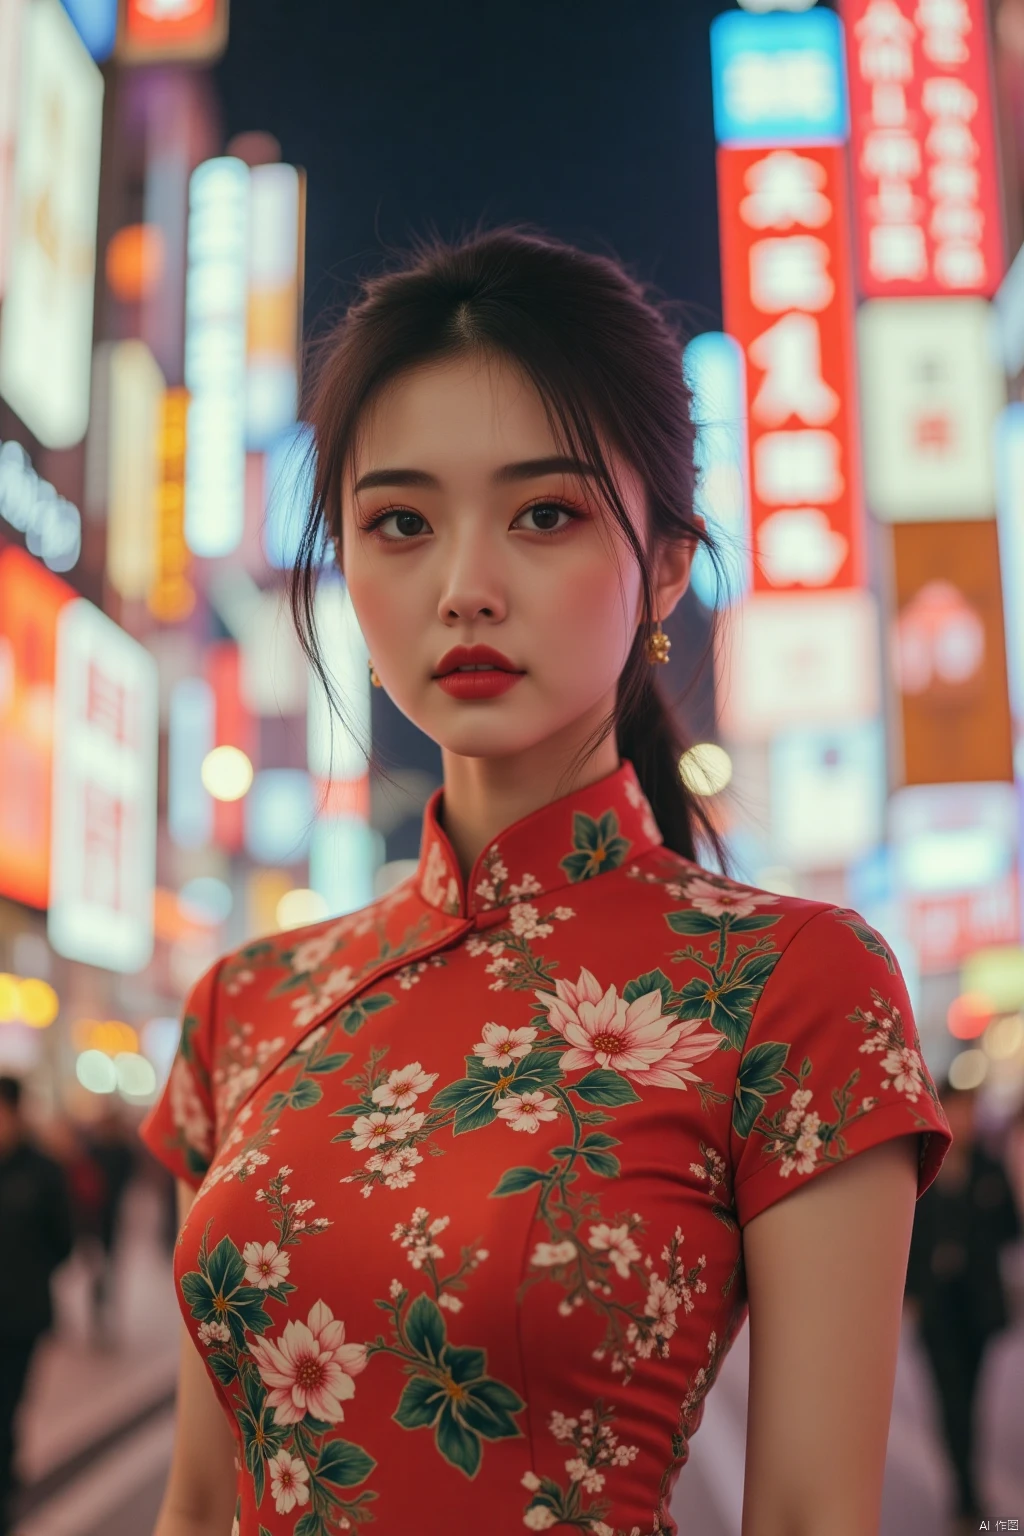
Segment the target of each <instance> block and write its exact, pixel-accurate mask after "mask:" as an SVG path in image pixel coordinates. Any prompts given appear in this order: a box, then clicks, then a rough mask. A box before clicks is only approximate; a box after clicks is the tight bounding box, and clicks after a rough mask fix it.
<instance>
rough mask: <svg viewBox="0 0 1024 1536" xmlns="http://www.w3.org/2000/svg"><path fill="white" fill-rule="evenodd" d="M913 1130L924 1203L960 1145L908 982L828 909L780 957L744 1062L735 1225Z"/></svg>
mask: <svg viewBox="0 0 1024 1536" xmlns="http://www.w3.org/2000/svg"><path fill="white" fill-rule="evenodd" d="M915 1131H917V1132H919V1133H920V1134H919V1137H918V1174H917V1193H918V1198H920V1196H921V1195H923V1194H924V1191H925V1190H926V1189H927V1188H928V1186H929V1185H930V1184H931V1182H932V1180H933V1179H934V1178H935V1175H936V1174H937V1173H938V1171H939V1168H940V1166H941V1164H942V1160H943V1158H944V1157H945V1155H946V1152H947V1150H948V1148H949V1145H950V1143H951V1141H952V1139H953V1138H952V1133H951V1131H950V1128H949V1123H948V1121H947V1120H946V1116H945V1114H944V1113H943V1110H942V1106H941V1105H940V1103H939V1100H938V1096H937V1094H936V1090H935V1084H934V1082H933V1080H932V1077H931V1074H930V1073H929V1071H928V1068H927V1066H926V1065H925V1063H924V1060H923V1058H922V1056H921V1042H920V1039H919V1037H918V1032H917V1025H916V1023H915V1022H914V1016H913V1012H912V1009H911V1006H910V999H909V997H908V996H907V989H906V985H905V983H904V980H903V976H902V974H901V972H900V968H899V965H898V964H897V961H896V958H895V956H894V955H893V953H892V951H891V950H890V948H889V946H888V945H887V944H886V942H885V940H884V939H883V938H881V937H880V935H879V934H878V933H876V932H875V930H874V929H873V928H870V927H868V925H867V923H865V922H864V920H863V918H861V917H859V916H858V915H857V913H855V912H851V911H846V910H843V909H841V908H836V907H828V908H823V909H822V910H820V911H819V912H817V913H816V914H815V915H814V916H812V917H811V918H809V919H808V920H807V921H806V922H805V923H804V925H803V927H802V928H800V929H799V931H798V932H797V933H796V934H795V935H794V937H793V938H792V939H791V940H790V943H789V945H788V947H787V948H786V949H785V950H784V951H783V953H782V955H781V957H780V959H779V961H778V963H777V964H776V966H775V968H774V970H773V972H772V974H771V976H770V977H769V979H768V982H767V984H766V986H765V988H764V992H763V994H762V996H761V999H760V1002H759V1004H758V1007H757V1009H756V1010H755V1013H754V1017H753V1020H752V1023H751V1026H750V1031H749V1033H748V1036H747V1039H746V1041H745V1043H744V1047H743V1052H742V1055H741V1058H740V1064H739V1069H738V1074H737V1082H736V1089H735V1095H734V1101H733V1115H732V1132H731V1150H732V1159H733V1181H734V1191H735V1201H736V1213H737V1217H738V1220H739V1223H740V1226H741V1227H743V1226H745V1225H746V1223H747V1222H748V1221H750V1220H751V1219H752V1218H753V1217H754V1216H757V1215H759V1214H760V1212H761V1211H763V1210H766V1209H767V1208H768V1206H770V1205H773V1204H774V1203H775V1201H776V1200H781V1199H782V1198H783V1197H784V1196H785V1195H787V1194H789V1193H790V1192H791V1191H792V1190H793V1189H796V1188H799V1187H800V1185H802V1184H806V1183H808V1182H809V1181H810V1180H811V1179H813V1178H816V1177H817V1176H818V1175H819V1174H821V1173H823V1172H825V1171H826V1170H827V1169H828V1168H833V1167H835V1166H836V1165H837V1164H838V1163H841V1162H844V1161H845V1160H846V1159H847V1158H850V1157H855V1156H856V1154H857V1153H858V1152H864V1151H866V1150H867V1149H868V1148H869V1147H873V1146H877V1145H878V1144H879V1143H880V1142H883V1141H889V1140H892V1139H893V1138H894V1137H897V1136H905V1135H908V1134H912V1133H913V1132H915Z"/></svg>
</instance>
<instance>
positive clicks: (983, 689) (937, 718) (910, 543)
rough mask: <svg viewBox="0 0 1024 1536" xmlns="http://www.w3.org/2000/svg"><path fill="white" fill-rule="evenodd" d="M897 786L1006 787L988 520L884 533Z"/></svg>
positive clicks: (1007, 744) (1000, 657) (998, 623)
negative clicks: (887, 536)
mask: <svg viewBox="0 0 1024 1536" xmlns="http://www.w3.org/2000/svg"><path fill="white" fill-rule="evenodd" d="M892 536H893V571H894V581H895V594H894V596H895V605H894V606H895V619H894V621H893V628H892V636H891V643H892V658H891V659H892V666H893V674H894V678H895V682H896V687H897V690H898V694H899V699H900V714H901V719H902V738H903V782H904V783H905V784H961V783H972V782H982V781H992V780H999V779H1004V780H1012V778H1013V741H1012V730H1011V724H1010V707H1009V697H1008V692H1007V678H1006V650H1005V642H1004V637H1003V604H1002V593H1001V588H1000V574H999V545H998V536H997V531H996V522H995V519H993V518H989V519H988V520H986V521H984V522H965V523H954V522H942V523H901V524H898V525H897V526H896V527H894V528H893V530H892Z"/></svg>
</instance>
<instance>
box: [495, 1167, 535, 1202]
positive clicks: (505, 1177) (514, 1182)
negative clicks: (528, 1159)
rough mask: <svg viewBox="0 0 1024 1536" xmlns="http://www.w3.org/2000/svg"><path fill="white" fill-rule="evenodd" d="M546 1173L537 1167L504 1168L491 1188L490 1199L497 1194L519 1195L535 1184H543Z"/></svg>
mask: <svg viewBox="0 0 1024 1536" xmlns="http://www.w3.org/2000/svg"><path fill="white" fill-rule="evenodd" d="M546 1177H547V1175H546V1174H545V1173H542V1172H541V1170H540V1169H539V1168H506V1170H505V1172H504V1173H503V1174H502V1176H501V1178H500V1179H499V1180H498V1182H497V1184H496V1185H495V1186H494V1188H493V1189H492V1190H491V1197H492V1199H493V1198H494V1197H495V1196H498V1195H521V1194H522V1193H523V1192H524V1191H525V1190H527V1189H532V1188H533V1187H534V1185H536V1184H543V1183H544V1180H545V1179H546Z"/></svg>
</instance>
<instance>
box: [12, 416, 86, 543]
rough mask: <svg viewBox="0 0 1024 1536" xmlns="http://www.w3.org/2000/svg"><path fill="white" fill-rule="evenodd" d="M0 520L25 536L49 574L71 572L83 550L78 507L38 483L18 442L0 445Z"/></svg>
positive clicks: (47, 485) (41, 482) (41, 481)
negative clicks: (48, 569) (48, 570)
mask: <svg viewBox="0 0 1024 1536" xmlns="http://www.w3.org/2000/svg"><path fill="white" fill-rule="evenodd" d="M0 519H2V520H3V521H4V522H5V523H7V524H8V526H9V527H11V528H15V529H17V531H18V532H19V533H23V534H24V535H25V544H26V546H27V548H28V550H29V553H30V554H33V555H38V556H39V557H40V559H41V560H42V562H43V564H44V565H46V566H49V568H50V570H51V571H70V570H71V568H72V567H73V566H74V565H75V564H76V562H77V560H78V556H79V555H80V553H81V550H82V519H81V516H80V515H79V511H78V508H77V507H76V506H75V505H74V504H73V503H72V502H70V501H66V500H65V498H64V497H63V496H58V495H57V492H56V491H55V490H54V488H53V486H52V485H51V484H50V482H49V481H48V480H40V478H39V476H38V475H37V474H36V472H35V470H34V469H33V468H32V461H31V460H30V459H29V456H28V454H27V453H26V452H25V450H24V448H23V447H22V446H21V444H20V443H10V442H8V443H0Z"/></svg>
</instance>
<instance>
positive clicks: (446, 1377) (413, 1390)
mask: <svg viewBox="0 0 1024 1536" xmlns="http://www.w3.org/2000/svg"><path fill="white" fill-rule="evenodd" d="M440 1363H441V1374H440V1375H439V1376H434V1375H431V1376H422V1375H421V1376H414V1377H412V1379H411V1380H410V1381H407V1382H406V1384H405V1386H404V1387H403V1389H402V1395H401V1397H400V1398H399V1400H398V1407H397V1408H396V1409H395V1412H394V1414H393V1415H392V1417H393V1418H394V1420H395V1422H396V1423H397V1424H400V1425H401V1426H402V1428H403V1429H429V1428H431V1427H433V1428H434V1432H435V1436H434V1437H435V1443H436V1445H437V1448H438V1450H439V1451H440V1453H441V1455H442V1456H443V1457H444V1458H445V1460H446V1461H449V1462H451V1464H452V1466H455V1467H458V1468H459V1470H460V1471H462V1472H464V1473H465V1474H466V1476H467V1477H475V1476H476V1474H477V1472H478V1470H479V1468H480V1456H481V1446H480V1440H481V1438H483V1439H485V1440H506V1439H514V1438H517V1437H518V1435H519V1433H520V1431H519V1428H518V1426H517V1424H516V1422H515V1420H514V1419H513V1417H512V1415H513V1414H515V1413H520V1412H522V1409H523V1407H524V1404H523V1401H522V1398H520V1397H519V1396H518V1394H517V1393H515V1392H513V1391H512V1389H511V1387H506V1386H505V1385H504V1384H503V1383H502V1382H500V1381H494V1380H492V1379H491V1378H490V1377H489V1376H484V1375H483V1374H482V1372H483V1367H484V1365H485V1363H486V1356H485V1354H484V1351H483V1350H482V1349H464V1348H460V1347H458V1346H456V1345H452V1344H449V1345H447V1346H446V1347H445V1349H444V1351H443V1354H442V1358H441V1362H440Z"/></svg>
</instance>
